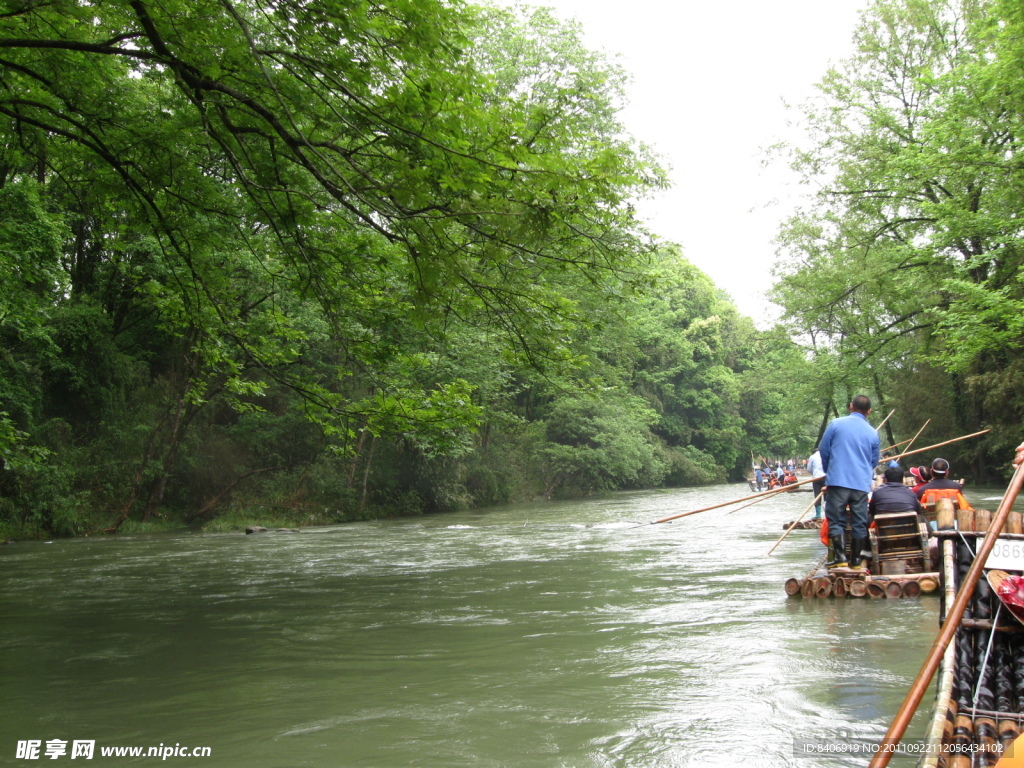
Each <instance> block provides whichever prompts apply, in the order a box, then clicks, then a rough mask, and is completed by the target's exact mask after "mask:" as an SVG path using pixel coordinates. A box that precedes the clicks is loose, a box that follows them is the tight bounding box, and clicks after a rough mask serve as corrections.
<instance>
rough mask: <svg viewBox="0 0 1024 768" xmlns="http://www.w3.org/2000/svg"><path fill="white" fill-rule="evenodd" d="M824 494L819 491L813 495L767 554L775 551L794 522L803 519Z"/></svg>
mask: <svg viewBox="0 0 1024 768" xmlns="http://www.w3.org/2000/svg"><path fill="white" fill-rule="evenodd" d="M824 495H825V491H822V492H821V493H819V494H818V495H817V496H815V497H814V501H812V502H811V503H810V504H808V505H807V509H805V510H804V511H803V512H801V513H800V517H798V518H797V519H796V520H794V521H793V524H792V525H791V526H789V528H787V529H786V532H785V533H784V534H782V535H781V536H780V537H779V540H778V541H776V542H775V544H773V545H772V548H771V549H769V550H768V554H769V555H770V554H771V553H772V552H774V551H775V547H777V546H779V544H781V543H782V540H783V539H784V538H786V537H787V536H789V533H790V531H792V530H793V529H794V528H796V524H797V523H799V522H800V521H801V520H803V519H804V515H806V514H807V513H808V512H810V511H811V507H813V506H814V505H815V504H817V503H818V502H819V501H820V500H821V497H822V496H824Z"/></svg>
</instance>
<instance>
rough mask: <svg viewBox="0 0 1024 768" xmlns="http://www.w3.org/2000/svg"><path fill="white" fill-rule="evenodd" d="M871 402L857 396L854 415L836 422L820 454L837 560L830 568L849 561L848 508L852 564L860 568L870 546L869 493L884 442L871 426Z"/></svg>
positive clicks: (830, 529)
mask: <svg viewBox="0 0 1024 768" xmlns="http://www.w3.org/2000/svg"><path fill="white" fill-rule="evenodd" d="M869 413H871V400H870V399H869V398H868V397H867V396H865V395H857V396H856V397H855V398H853V402H851V403H850V415H849V416H843V417H841V418H838V419H834V420H833V421H832V423H830V424H829V425H828V428H827V429H826V430H825V434H824V435H823V436H822V438H821V445H820V447H819V448H818V452H819V453H820V454H821V463H822V466H823V467H824V469H825V484H826V486H828V490H826V491H825V519H826V520H828V531H829V541H830V542H831V544H832V547H833V551H834V552H835V559H834V560H833V561H832V562H830V563H828V567H830V568H843V567H846V565H847V560H846V539H845V536H846V508H847V505H849V507H850V523H851V527H852V531H851V535H852V538H853V541H852V546H851V548H850V551H851V555H850V561H851V562H850V563H849V565H850V566H851V567H853V568H860V567H861V565H860V560H861V552H862V551H864V549H865V548H867V547H869V546H870V541H871V540H870V539H869V538H868V492H869V491H870V490H871V485H872V483H873V482H874V478H875V466H876V465H877V464H878V458H879V452H880V449H881V447H882V446H881V442H880V440H879V438H878V432H876V431H875V428H874V427H872V426H871V425H870V424H868V414H869Z"/></svg>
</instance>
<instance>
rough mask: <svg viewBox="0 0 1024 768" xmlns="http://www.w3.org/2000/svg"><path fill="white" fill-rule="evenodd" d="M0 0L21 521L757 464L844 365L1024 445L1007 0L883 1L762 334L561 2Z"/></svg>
mask: <svg viewBox="0 0 1024 768" xmlns="http://www.w3.org/2000/svg"><path fill="white" fill-rule="evenodd" d="M9 5H10V7H9V11H8V13H6V14H5V15H4V16H3V17H2V18H0V49H2V51H3V53H2V55H0V83H2V84H3V89H2V92H0V115H2V118H3V119H2V121H0V131H2V136H0V262H2V264H3V266H4V268H3V269H0V339H2V342H0V458H2V460H3V467H2V469H0V537H2V536H15V535H36V534H42V533H46V534H53V535H76V534H81V533H90V532H97V531H102V530H128V529H140V528H142V529H149V528H159V527H168V526H183V525H190V526H204V527H207V528H213V529H216V528H230V527H238V526H240V525H243V524H247V523H271V524H285V525H306V524H320V523H331V522H340V521H344V520H353V519H365V518H371V517H377V516H382V515H396V514H419V513H424V512H432V511H442V510H450V509H458V508H466V507H470V506H482V505H487V504H495V503H502V502H507V501H517V500H522V499H529V498H535V497H538V496H568V495H577V494H582V493H589V492H593V491H595V490H604V489H622V488H640V487H653V486H659V485H692V484H700V483H710V482H721V481H725V480H730V479H731V480H738V479H741V478H742V476H743V473H744V472H745V471H746V470H747V469H748V468H749V466H750V460H751V454H755V455H766V456H792V455H797V456H799V455H801V454H804V453H806V452H808V451H809V450H810V449H811V448H812V447H813V444H814V440H815V437H816V434H817V430H818V429H819V427H820V424H821V423H823V421H824V420H826V419H827V418H829V417H830V416H831V415H833V414H835V413H836V412H838V410H840V409H841V407H842V403H844V402H845V401H846V399H847V398H848V397H849V396H850V394H851V393H853V392H855V391H868V392H869V394H872V395H874V396H875V397H876V401H877V403H878V406H879V407H878V408H876V410H881V409H882V408H885V409H886V410H887V409H888V408H891V407H896V408H897V415H896V416H895V417H894V419H893V420H892V422H891V423H890V424H889V428H890V429H892V428H894V427H895V429H896V431H897V432H900V431H904V432H909V433H910V434H912V433H913V431H916V429H917V427H918V426H920V424H921V423H923V422H924V420H925V419H926V418H929V417H933V418H935V417H938V418H937V420H936V426H934V427H932V428H931V429H930V431H929V433H928V434H929V435H944V434H948V433H950V432H953V433H954V434H956V430H958V429H959V430H960V432H959V433H960V434H962V433H963V432H967V431H972V429H969V428H963V427H968V426H969V427H974V426H975V425H976V424H978V423H982V422H984V423H987V422H989V421H993V422H994V421H1000V422H1001V423H1002V424H1003V425H1004V426H1003V427H1002V431H999V432H997V433H994V434H995V437H994V438H993V440H991V441H987V442H986V443H984V444H978V445H976V446H974V447H971V448H966V449H964V450H965V451H966V452H965V453H963V454H962V455H964V456H967V457H970V458H971V459H972V460H973V461H975V463H976V465H978V466H980V465H981V464H982V463H983V462H984V461H985V460H986V459H987V458H990V457H991V456H993V455H1002V454H1003V453H1005V451H1006V448H1007V445H1008V444H1009V443H1011V442H1013V443H1014V444H1015V442H1016V441H1018V440H1019V436H1015V433H1014V431H1013V428H1012V425H1011V424H1009V423H1008V422H1009V419H1002V420H1001V419H998V418H995V414H997V413H1000V412H1001V411H1000V408H1004V409H1008V410H1005V412H1006V413H1007V414H1012V415H1016V414H1017V412H1018V411H1019V410H1020V409H1021V408H1024V396H1022V395H1021V394H1020V393H1019V391H1018V390H1019V389H1020V388H1019V386H1017V385H1016V384H1015V382H1016V379H1017V377H1016V373H1017V367H1018V366H1019V355H1016V354H1015V352H1014V351H1015V350H1016V348H1017V346H1019V344H1020V335H1021V334H1020V328H1019V327H1018V323H1017V321H1016V320H1015V318H1016V317H1019V316H1020V312H1019V310H1020V306H1019V305H1020V304H1021V302H1022V301H1024V297H1022V296H1021V287H1020V269H1019V264H1020V261H1019V256H1018V255H1017V251H1018V246H1017V245H1016V239H1015V238H1016V237H1017V236H1018V235H1017V232H1016V230H1015V222H1016V212H1015V208H1014V206H1015V201H1016V200H1017V199H1019V195H1018V194H1017V192H1018V190H1017V183H1018V181H1019V174H1020V170H1019V168H1018V164H1019V161H1018V160H1017V159H1016V158H1015V154H1014V152H1015V143H1014V137H1015V135H1016V130H1017V126H1016V121H1018V120H1019V119H1020V112H1019V107H1018V105H1019V104H1020V103H1021V102H1020V100H1019V99H1017V96H1018V94H1017V91H1018V90H1019V89H1020V88H1021V82H1022V81H1021V80H1020V78H1019V77H1018V78H1017V79H1016V80H1015V79H1014V77H1013V73H1014V72H1016V73H1017V74H1019V73H1020V66H1019V65H1020V62H1021V61H1022V60H1024V49H1021V48H1020V46H1019V43H1015V42H1014V40H1015V38H1014V37H1013V34H1012V33H1013V30H1014V29H1016V30H1017V31H1018V32H1019V31H1020V30H1021V27H1022V26H1024V15H1022V13H1021V12H1020V11H1019V10H1017V9H1015V8H1014V7H1012V4H1009V3H1007V4H1006V5H1005V7H1004V6H1002V5H998V4H995V5H992V6H982V5H978V4H970V5H969V6H963V7H960V6H958V9H959V10H958V11H957V13H954V12H953V11H954V10H955V9H953V8H952V7H951V6H947V5H945V4H940V3H924V2H913V3H910V4H909V5H904V4H895V3H880V4H878V5H877V6H875V8H874V10H872V11H871V12H870V14H869V15H868V16H866V17H865V23H864V26H863V28H862V30H861V33H860V34H861V42H862V55H861V56H860V57H858V58H857V59H856V60H855V61H853V62H850V63H849V64H848V65H846V68H845V69H839V70H837V71H836V72H833V73H831V74H830V75H829V76H828V78H826V80H825V82H824V85H823V91H822V99H823V103H824V104H825V107H824V108H823V109H821V110H817V109H816V110H813V111H811V112H810V113H809V114H808V115H807V118H806V121H807V124H808V125H809V126H810V127H811V128H812V129H813V136H812V138H813V139H814V141H812V142H810V143H809V144H808V146H807V147H805V148H803V149H802V150H801V152H800V153H799V154H798V155H797V156H796V162H797V165H798V167H799V168H800V169H801V170H802V171H803V172H805V173H806V174H807V177H808V179H813V180H816V181H817V182H818V183H819V184H820V186H821V189H822V190H823V191H822V193H821V195H820V196H819V197H818V199H817V204H816V205H815V206H814V207H813V208H808V209H807V210H805V211H802V212H800V214H799V215H798V216H796V217H795V218H794V219H793V220H792V221H791V222H790V223H789V224H788V225H787V226H786V228H785V231H784V233H783V234H782V237H781V246H782V252H783V255H784V261H783V262H781V263H780V267H779V275H778V276H779V283H778V288H777V291H776V297H777V299H778V301H779V302H780V303H781V304H782V305H783V306H784V307H785V309H786V312H787V315H786V325H785V326H780V327H777V328H774V329H770V330H758V329H757V328H755V326H754V323H753V322H752V321H751V320H750V319H749V318H746V317H743V316H741V315H739V314H738V312H737V310H736V309H735V307H734V306H733V305H732V304H731V303H730V301H729V300H728V299H727V298H726V297H725V296H724V294H722V292H721V291H720V290H719V289H718V288H717V287H716V286H714V285H713V284H712V283H711V282H710V280H709V279H708V278H707V277H706V276H705V275H704V274H702V273H701V272H700V271H699V270H697V269H696V268H695V267H694V266H693V265H692V264H690V263H689V262H687V260H686V259H685V257H684V254H683V253H681V251H680V249H679V248H677V247H675V246H673V245H671V244H666V243H661V242H659V241H658V240H657V238H656V237H655V236H654V235H653V234H652V233H649V232H647V231H645V229H644V227H643V226H642V225H641V223H640V222H639V221H638V220H637V218H636V216H635V214H634V207H633V206H634V203H635V202H636V201H637V200H638V199H640V198H643V197H645V196H647V195H650V194H654V193H656V192H657V190H658V189H659V188H661V187H662V186H663V185H664V184H665V173H664V171H663V170H662V168H661V167H660V166H659V162H658V159H657V157H656V155H654V154H653V153H652V152H651V151H650V150H649V149H648V148H646V147H645V146H644V145H642V144H641V143H640V142H638V141H636V140H635V139H633V138H632V137H630V136H628V135H627V134H626V133H625V132H624V130H623V128H622V126H621V125H620V124H619V122H618V117H617V114H618V109H619V107H620V105H621V103H622V100H623V98H624V93H625V87H626V76H625V73H623V72H622V71H621V70H620V69H618V68H617V67H616V66H614V65H613V64H612V63H610V62H609V61H607V60H606V59H605V58H603V57H602V56H599V55H597V54H595V53H594V52H591V51H589V50H587V49H586V48H585V47H584V46H583V45H582V44H581V43H580V35H579V30H578V29H577V28H576V27H575V26H574V25H573V24H568V23H565V22H562V21H559V20H557V19H555V18H554V17H553V16H552V15H551V14H550V13H548V12H546V11H543V10H530V9H519V10H516V11H511V10H501V9H495V8H481V7H474V6H463V5H460V4H453V3H448V2H435V0H407V1H406V2H399V3H394V2H389V3H386V4H384V3H380V4H378V3H373V2H354V1H353V2H344V3H326V2H306V1H305V0H304V1H303V2H298V1H296V0H274V2H266V1H264V2H258V3H250V4H247V5H245V6H241V5H235V4H232V3H225V2H212V0H209V1H208V0H198V1H191V0H190V2H178V1H177V0H175V1H174V2H167V3H163V4H161V5H160V6H151V5H150V4H148V3H146V2H143V0H127V1H126V2H118V3H103V4H90V3H84V4H83V3H80V2H66V1H65V0H58V2H54V3H49V4H45V5H39V4H35V3H28V2H14V3H11V4H9ZM999 19H1001V20H1002V26H1001V25H1000V24H998V23H996V21H997V20H999ZM1016 39H1020V35H1019V34H1018V35H1017V38H1016ZM901 46H902V47H901ZM1015 67H1016V68H1015ZM1017 423H1019V419H1018V421H1017ZM891 434H895V433H891ZM950 436H953V435H950ZM954 455H955V454H954Z"/></svg>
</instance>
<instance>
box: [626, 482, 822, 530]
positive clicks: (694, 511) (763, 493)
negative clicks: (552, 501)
mask: <svg viewBox="0 0 1024 768" xmlns="http://www.w3.org/2000/svg"><path fill="white" fill-rule="evenodd" d="M824 479H825V478H824V475H823V476H822V477H809V478H807V479H806V480H800V481H798V482H795V483H790V484H789V485H783V486H780V487H778V488H773V489H772V490H770V491H761V492H760V493H755V494H753V495H751V496H741V497H740V498H738V499H733V500H732V501H723V502H722V503H721V504H712V505H711V506H710V507H704V508H702V509H691V510H690V511H689V512H681V513H680V514H678V515H672V516H671V517H663V518H661V520H652V521H651V522H649V523H640V525H634V526H633V527H634V528H640V527H641V526H644V525H656V524H658V523H667V522H668V521H669V520H678V519H679V518H680V517H686V516H687V515H696V514H697V513H698V512H707V511H709V510H712V509H718V508H719V507H728V506H729V505H731V504H739V503H740V502H741V501H750V500H751V499H756V498H759V497H761V496H771V495H772V494H773V493H785V492H786V491H788V490H790V489H792V488H796V487H797V486H798V485H807V483H813V482H814V481H815V480H824Z"/></svg>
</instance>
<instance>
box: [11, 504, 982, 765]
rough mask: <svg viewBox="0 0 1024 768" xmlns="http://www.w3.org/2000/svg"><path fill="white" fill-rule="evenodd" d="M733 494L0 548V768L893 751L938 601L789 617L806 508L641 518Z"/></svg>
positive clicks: (698, 760) (845, 605)
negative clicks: (805, 747)
mask: <svg viewBox="0 0 1024 768" xmlns="http://www.w3.org/2000/svg"><path fill="white" fill-rule="evenodd" d="M747 493H749V492H748V491H747V489H746V487H745V486H740V485H722V486H715V487H710V488H702V489H682V490H673V491H664V492H644V493H626V494H617V495H613V496H610V497H607V498H601V499H594V500H585V501H577V502H557V503H556V502H552V503H537V504H525V505H517V506H508V507H499V508H494V509H488V510H484V511H475V512H466V513H458V514H447V515H438V516H432V517H421V518H411V519H402V520H393V521H382V522H368V523H356V524H350V525H345V526H339V527H337V528H332V529H316V530H306V531H303V532H301V533H269V534H262V535H256V536H245V535H243V534H241V533H239V534H166V535H149V536H123V537H115V538H95V539H77V540H63V541H54V542H31V543H18V544H14V545H11V546H6V547H0V568H2V573H3V583H2V585H0V587H2V588H0V686H2V687H0V691H2V694H0V765H8V764H9V765H29V764H37V765H38V764H39V762H40V761H37V760H25V759H19V758H18V751H17V750H18V742H20V741H28V740H38V741H39V742H41V745H42V746H41V750H45V748H46V743H47V742H48V741H50V740H65V741H67V742H68V743H69V746H68V748H67V749H68V753H67V754H66V755H63V756H60V757H58V758H56V759H57V760H59V761H60V763H58V764H62V763H63V762H64V761H70V762H71V763H72V764H76V761H72V760H71V757H70V754H71V751H72V747H71V743H72V742H73V740H83V741H94V742H95V754H94V758H93V762H90V763H88V764H95V763H99V764H111V765H113V764H117V765H128V764H131V765H155V764H157V763H160V762H163V761H162V760H161V759H160V758H159V757H140V758H134V759H130V758H120V759H114V758H107V759H104V758H103V757H101V755H100V749H101V747H110V746H139V747H145V748H149V747H158V748H170V747H174V746H175V745H177V747H179V748H187V749H188V750H191V749H193V748H195V747H209V750H210V756H209V757H205V758H199V757H196V758H191V757H188V758H186V757H173V756H172V757H169V758H168V759H167V761H166V762H168V763H169V764H173V763H178V764H190V765H191V764H202V765H207V766H210V767H211V768H212V767H213V766H217V767H218V768H221V767H227V768H235V767H236V766H237V767H238V768H243V767H244V768H263V767H265V768H286V767H287V768H292V767H296V768H297V767H299V766H313V767H315V768H334V767H337V768H350V767H351V768H356V767H363V766H366V767H369V768H402V767H405V766H422V767H424V768H455V767H460V766H466V767H467V768H469V767H470V766H472V767H473V768H490V767H492V766H493V767H495V768H497V767H505V766H509V767H513V768H518V767H522V768H534V767H535V768H604V767H605V766H622V767H625V766H629V767H631V768H632V767H634V766H636V767H643V768H647V767H648V766H649V767H650V768H670V767H672V766H727V765H728V766H731V765H736V764H743V765H745V766H772V767H775V766H799V767H800V768H817V766H836V765H866V763H867V759H866V758H865V757H863V756H862V757H860V758H858V759H842V758H837V757H836V756H834V755H833V756H815V755H807V754H805V753H802V752H800V751H799V750H795V745H796V744H798V743H799V744H803V743H805V742H807V741H808V740H809V741H810V742H811V743H826V742H830V741H834V740H836V739H838V740H843V739H856V738H861V737H864V738H869V739H877V738H879V737H880V736H881V735H882V734H883V733H884V732H885V730H886V728H887V726H888V724H889V722H890V720H891V718H892V716H893V714H894V713H895V711H896V710H897V708H898V707H899V704H900V702H901V701H902V700H903V697H904V695H905V693H906V690H907V688H908V686H909V684H910V682H911V680H912V679H913V677H914V676H915V674H916V673H917V671H918V669H919V668H920V665H921V663H922V661H923V659H924V657H925V654H926V652H927V650H928V648H929V647H930V645H931V642H932V640H933V639H934V635H935V632H936V629H937V623H938V599H937V598H935V597H929V596H926V597H922V598H920V599H916V600H911V599H905V600H890V601H886V600H867V599H860V600H855V599H847V600H834V599H827V600H801V599H799V598H797V599H792V598H787V597H786V595H785V593H784V591H783V582H784V581H785V580H786V579H787V578H789V577H790V576H802V575H804V573H806V571H807V570H808V569H809V568H810V567H811V566H812V565H813V564H814V563H815V562H816V561H817V560H818V558H819V557H820V556H821V554H822V553H823V552H824V548H823V547H822V546H821V545H820V543H818V542H817V533H816V532H814V531H804V530H798V531H794V532H793V534H792V535H791V536H790V537H789V538H788V539H786V541H784V542H783V543H782V545H781V546H780V547H779V548H778V549H777V550H776V551H775V553H774V554H773V555H772V556H770V557H768V556H766V552H767V551H768V549H769V548H770V547H771V545H772V544H773V543H774V542H775V540H776V539H777V538H778V537H779V536H780V535H781V533H782V524H783V523H784V522H785V521H787V520H792V519H793V518H794V517H796V516H797V515H798V514H799V513H800V512H801V511H802V510H803V508H804V506H805V505H806V504H808V503H809V502H810V498H811V495H810V494H809V493H792V494H783V496H782V497H772V498H770V499H768V500H765V501H763V502H762V503H760V504H757V505H755V506H751V507H749V508H747V509H743V510H740V511H737V512H735V513H734V514H727V513H726V512H727V510H715V511H710V512H706V513H703V514H700V515H694V516H691V517H687V518H684V519H682V520H679V521H676V522H673V523H664V524H658V525H643V526H640V527H636V525H637V524H638V523H644V522H649V521H651V520H655V519H658V518H661V517H665V516H668V515H672V514H677V513H679V512H681V511H685V510H687V509H695V508H698V507H703V506H708V505H710V504H714V503H717V502H719V501H724V500H727V499H730V498H735V497H738V496H742V495H746V494H747ZM972 498H973V497H972ZM976 506H978V504H977V503H976ZM988 506H990V507H991V508H993V509H994V508H995V506H996V502H994V501H993V502H990V503H989V504H988ZM926 701H927V703H928V705H929V707H930V703H931V697H930V696H929V698H928V699H927V700H926ZM923 714H924V713H921V716H919V717H918V718H917V719H915V721H914V724H913V725H912V727H911V730H910V732H908V741H910V740H919V739H920V735H921V733H922V732H923V728H924V717H923ZM179 751H181V750H180V749H179ZM41 760H42V761H45V762H46V763H47V764H53V763H52V762H51V761H49V760H47V758H46V755H45V754H43V753H41ZM910 764H912V763H911V761H909V760H908V761H906V762H903V761H901V760H894V762H893V765H910Z"/></svg>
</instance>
